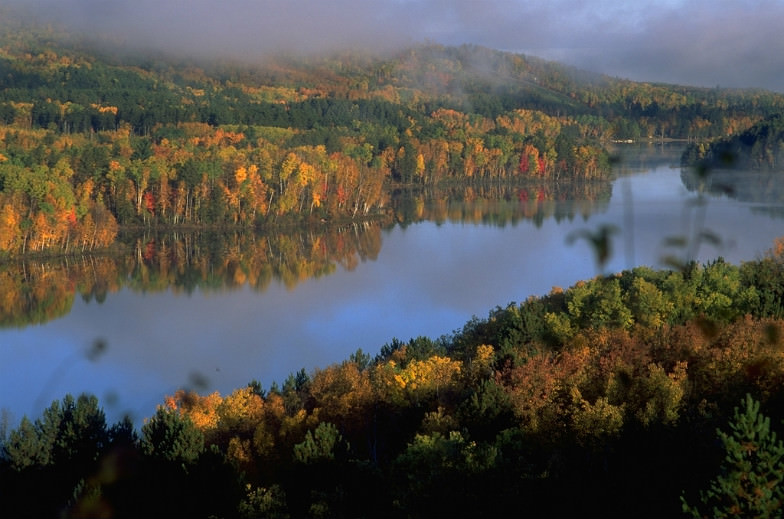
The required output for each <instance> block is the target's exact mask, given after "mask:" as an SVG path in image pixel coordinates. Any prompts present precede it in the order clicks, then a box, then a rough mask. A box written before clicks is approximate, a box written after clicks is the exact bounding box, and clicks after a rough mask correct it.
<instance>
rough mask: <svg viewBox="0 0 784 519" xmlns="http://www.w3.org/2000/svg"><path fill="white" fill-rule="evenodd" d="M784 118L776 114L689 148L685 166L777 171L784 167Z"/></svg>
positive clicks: (685, 152)
mask: <svg viewBox="0 0 784 519" xmlns="http://www.w3.org/2000/svg"><path fill="white" fill-rule="evenodd" d="M782 159H784V115H782V114H781V113H777V114H774V115H771V116H769V117H766V118H765V119H764V120H762V121H760V122H758V123H756V124H754V125H752V126H751V127H750V128H748V129H745V130H743V131H741V132H737V133H735V134H733V135H730V136H728V137H725V138H721V139H716V140H714V141H711V142H707V143H695V144H691V145H690V146H689V147H688V148H687V149H686V151H684V153H683V157H682V160H681V162H682V164H683V165H684V166H699V167H700V168H702V169H709V170H714V169H734V168H739V169H750V170H757V171H780V170H781V169H782V167H783V166H784V163H782Z"/></svg>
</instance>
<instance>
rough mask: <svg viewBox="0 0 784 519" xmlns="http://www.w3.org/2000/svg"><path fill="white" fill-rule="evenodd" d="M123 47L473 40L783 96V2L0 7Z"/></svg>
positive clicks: (471, 0)
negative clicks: (42, 16)
mask: <svg viewBox="0 0 784 519" xmlns="http://www.w3.org/2000/svg"><path fill="white" fill-rule="evenodd" d="M7 2H17V3H21V4H23V5H25V6H27V7H33V8H36V9H38V10H39V11H40V12H42V13H46V15H47V16H50V17H54V18H56V19H58V20H61V21H66V22H67V23H70V24H73V25H74V26H76V27H77V28H79V29H80V30H82V31H85V32H107V31H110V32H111V34H114V35H117V36H119V37H122V38H123V39H124V41H126V43H127V45H129V46H135V45H139V46H144V45H153V46H164V47H165V48H167V49H169V50H178V51H187V52H194V53H205V52H208V53H211V54H218V55H225V54H235V55H238V56H241V57H244V58H252V57H253V56H255V55H260V54H263V53H265V52H269V51H276V50H292V49H295V50H301V51H314V50H323V49H334V48H345V47H362V48H373V47H375V48H389V47H395V46H399V45H401V44H407V43H417V42H422V41H425V40H429V41H435V42H438V43H444V44H462V43H475V44H479V45H484V46H488V47H493V48H497V49H502V50H510V51H515V52H522V53H526V54H531V55H536V56H540V57H543V58H548V59H555V60H557V61H561V62H565V63H568V64H572V65H576V66H578V67H580V68H584V69H587V70H592V71H595V72H602V73H606V74H610V75H612V76H617V77H623V78H629V79H634V80H642V81H664V82H673V83H681V84H690V85H699V86H717V85H718V86H723V87H761V88H767V89H771V90H776V91H779V92H784V37H782V36H781V33H782V27H784V0H655V1H654V0H0V5H2V3H7Z"/></svg>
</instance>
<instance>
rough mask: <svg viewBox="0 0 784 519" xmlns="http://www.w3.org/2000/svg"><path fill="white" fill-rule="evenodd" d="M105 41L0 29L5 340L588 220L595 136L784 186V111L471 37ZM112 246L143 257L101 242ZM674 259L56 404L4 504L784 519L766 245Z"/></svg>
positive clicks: (42, 420) (783, 279)
mask: <svg viewBox="0 0 784 519" xmlns="http://www.w3.org/2000/svg"><path fill="white" fill-rule="evenodd" d="M0 14H3V12H2V9H0ZM94 43H95V42H89V43H88V42H86V41H84V40H81V39H79V38H77V37H75V36H73V35H68V34H63V33H61V32H59V31H58V30H57V29H56V28H52V27H46V28H42V27H33V26H28V25H25V24H23V23H21V22H17V21H14V20H13V19H12V18H11V17H3V16H0V259H2V260H12V261H7V262H6V263H7V266H8V268H6V269H4V270H3V272H2V273H0V295H1V296H2V298H1V299H0V325H2V326H25V325H28V324H30V323H37V322H44V321H46V320H48V319H51V318H53V317H56V316H58V315H62V314H63V313H65V312H67V311H68V308H69V306H70V305H71V304H72V301H73V298H74V297H75V296H76V294H78V295H80V296H81V297H83V298H86V299H92V298H94V299H96V300H99V301H100V300H102V299H103V298H105V297H106V294H107V293H109V292H111V291H115V290H119V288H121V287H123V286H129V287H131V288H132V289H135V290H163V289H167V288H168V287H174V288H173V289H174V290H179V291H186V292H189V291H192V290H195V289H196V288H198V289H200V290H209V289H210V288H211V287H215V288H222V287H225V286H245V285H247V286H250V287H252V288H253V289H255V290H264V287H265V286H267V284H268V283H269V282H270V280H271V279H280V280H282V281H283V282H284V283H285V284H286V285H287V286H294V285H296V284H297V283H298V282H300V281H301V280H302V279H305V278H307V277H317V276H320V275H326V274H328V273H330V272H331V271H332V270H333V269H335V268H336V265H341V266H343V267H345V268H347V269H351V268H352V267H353V266H354V265H356V264H357V262H358V261H361V260H362V259H364V258H367V257H370V258H372V257H375V255H377V254H378V252H379V249H380V243H381V240H380V236H381V231H382V230H383V229H384V228H385V227H386V226H390V225H407V224H409V223H411V222H415V221H419V220H422V219H433V220H436V221H444V220H445V219H451V218H455V219H460V220H471V221H480V220H481V221H490V222H491V223H494V224H496V225H505V224H506V223H508V222H515V221H519V220H520V219H533V220H535V221H536V220H537V219H541V218H543V215H550V214H552V212H553V211H554V209H553V208H554V207H555V206H554V204H551V203H550V202H552V201H553V200H564V199H570V197H574V199H582V200H592V201H600V202H601V201H602V200H607V199H608V198H609V194H610V193H609V185H610V184H609V180H610V175H611V171H612V170H611V165H612V164H613V162H614V161H613V159H612V157H611V153H610V152H609V151H608V149H609V146H610V144H611V143H612V142H613V141H628V140H633V141H635V140H641V139H655V140H659V141H664V140H668V139H676V140H684V141H696V143H695V145H694V146H693V147H690V148H689V149H688V151H687V153H686V154H685V155H684V158H683V160H684V164H688V165H696V166H697V167H696V168H695V170H696V172H697V174H698V177H699V176H700V175H702V176H705V173H706V172H707V171H711V172H712V173H713V172H715V171H716V170H717V169H718V168H720V167H723V166H724V165H727V164H728V161H729V160H732V161H734V163H735V164H738V165H743V166H744V167H751V168H760V169H776V168H777V167H778V161H779V154H780V152H781V140H782V139H781V135H782V130H783V129H784V128H783V127H782V125H783V124H784V123H783V122H782V119H781V116H780V115H779V114H780V113H781V112H782V110H783V109H784V96H782V95H780V94H775V93H771V92H766V91H751V90H730V89H718V88H714V89H706V88H692V87H682V86H677V85H665V84H652V83H636V82H631V81H627V80H623V79H617V78H610V77H606V76H600V75H595V74H591V73H587V72H583V71H579V70H576V69H574V68H570V67H565V66H562V65H559V64H556V63H551V62H547V61H544V60H540V59H537V58H533V57H530V56H524V55H520V54H513V53H508V52H500V51H495V50H490V49H486V48H481V47H476V46H462V47H444V46H440V45H435V44H422V45H417V46H412V47H410V48H408V49H405V50H399V51H397V52H395V53H390V54H387V55H377V56H375V55H374V56H371V55H365V54H363V53H361V52H355V53H341V54H335V55H329V56H309V57H302V56H276V57H270V56H267V57H265V58H264V59H263V60H260V61H259V62H256V63H250V62H243V63H237V62H225V61H221V62H219V61H212V62H198V61H194V60H187V59H184V58H182V57H172V56H166V55H163V54H148V55H144V56H140V55H128V54H125V53H123V52H122V51H121V50H119V48H118V47H116V46H114V45H113V44H112V42H102V43H103V44H102V45H101V46H100V50H98V47H95V46H94ZM714 139H715V140H716V142H715V143H714V144H710V143H709V142H708V141H709V140H714ZM699 180H700V178H698V179H697V181H693V180H689V181H686V180H685V182H686V184H687V186H689V187H691V188H695V189H697V188H698V187H695V186H696V183H698V181H699ZM767 181H768V182H772V184H775V183H776V181H775V179H774V180H767ZM689 182H693V183H692V184H690V183H689ZM716 188H717V189H721V186H720V185H718V184H717V185H716ZM403 192H405V193H406V195H407V196H400V194H401V193H403ZM578 192H579V195H576V194H575V193H578ZM411 193H413V194H414V196H408V195H410V194H411ZM462 200H466V201H469V200H470V201H472V202H473V203H474V204H473V207H475V208H476V207H477V204H476V203H475V202H476V201H477V200H478V201H481V202H482V204H484V205H485V206H486V207H488V208H491V210H489V211H487V212H483V211H480V210H476V209H474V210H472V211H471V212H466V211H465V210H464V208H465V206H463V205H462V204H461V201H462ZM480 205H481V204H480ZM589 210H590V209H589V208H588V207H587V206H586V207H582V206H580V205H579V204H574V205H573V206H572V207H571V209H569V212H567V213H558V214H555V215H554V216H555V217H556V218H572V217H573V216H574V215H576V214H582V213H584V212H586V211H589ZM302 223H305V224H307V225H306V226H303V227H302V228H299V229H298V231H297V232H294V233H289V232H287V233H282V232H278V230H280V229H281V228H283V227H282V226H287V227H286V229H287V231H290V230H291V229H292V228H293V226H292V225H291V224H302ZM327 223H329V224H331V225H329V226H327V225H325V224H327ZM332 224H334V225H332ZM217 231H220V237H219V239H215V238H216V233H217ZM225 231H228V232H225ZM250 231H253V232H250ZM256 231H263V232H261V233H259V232H256ZM175 235H177V236H178V239H174V238H173V236H175ZM110 247H122V248H123V249H124V250H125V251H126V252H131V254H124V255H114V254H96V252H98V251H100V250H104V249H107V248H110ZM37 255H51V256H57V261H56V262H54V263H46V262H43V261H38V260H39V258H38V257H37ZM676 267H677V268H675V269H674V270H661V271H655V270H652V269H649V268H647V267H638V268H635V269H633V270H627V271H623V272H620V273H617V274H611V275H607V276H598V277H596V278H594V279H591V280H586V281H581V282H579V283H577V284H575V285H574V286H572V287H569V288H567V289H562V288H557V287H556V288H553V290H552V291H551V292H550V293H549V294H547V295H545V296H542V297H530V298H528V299H526V300H525V301H523V302H522V303H514V304H509V305H507V306H504V307H497V308H495V309H493V310H492V311H490V313H489V315H488V316H487V317H486V318H474V319H472V320H471V321H469V322H467V323H466V324H465V325H464V326H463V328H462V329H461V330H458V331H455V332H453V333H451V334H446V335H443V336H441V337H439V338H428V337H418V338H414V339H411V340H409V341H400V340H398V339H394V338H393V339H391V340H390V342H388V343H387V344H385V345H383V346H380V347H379V346H378V345H369V346H368V348H369V349H372V350H377V351H378V352H377V353H376V354H375V355H371V354H369V353H367V352H365V351H362V350H358V351H357V352H356V353H354V354H353V355H351V356H350V358H348V359H345V360H344V361H343V362H340V363H336V364H333V365H330V366H326V367H323V368H319V369H316V370H314V371H312V372H306V371H305V370H302V371H299V372H297V373H293V374H291V375H290V376H289V377H288V378H286V379H285V380H283V381H281V382H279V383H278V382H272V383H269V384H268V385H267V386H265V385H263V384H262V383H261V382H259V381H257V380H253V381H249V382H248V383H247V385H246V386H243V387H239V388H237V389H236V390H235V391H233V392H231V393H229V394H227V395H221V394H219V393H212V394H203V393H200V392H198V391H191V390H180V391H178V392H176V393H175V394H173V395H170V396H169V397H167V398H166V400H165V401H164V402H161V404H160V406H159V407H158V408H157V409H151V410H150V416H149V417H148V418H146V419H145V421H144V423H143V425H141V427H136V426H135V425H134V424H133V422H132V421H131V420H130V418H127V419H124V420H122V421H120V422H117V423H114V424H109V423H107V421H106V416H105V414H104V411H103V409H102V407H101V404H100V402H99V401H98V399H97V398H96V397H94V396H91V395H79V396H73V395H66V396H65V397H64V398H63V399H62V400H60V401H54V402H52V404H51V405H50V407H48V408H46V409H44V410H43V411H42V414H41V416H40V417H24V418H23V419H22V420H21V422H20V423H19V425H18V427H15V428H10V429H9V428H8V427H6V424H4V423H0V489H1V490H0V492H2V499H0V513H2V514H3V516H9V517H51V516H61V517H109V516H111V517H139V516H147V515H151V514H152V515H163V516H188V517H247V518H254V517H278V518H291V517H409V518H413V517H433V516H445V517H498V516H505V515H509V512H510V511H517V512H518V513H519V515H531V516H536V517H540V516H551V517H562V516H602V517H628V516H642V517H657V518H658V517H663V516H668V517H669V516H679V515H680V516H692V517H730V516H741V517H780V516H782V513H784V484H782V483H784V481H783V480H784V443H782V440H781V439H780V436H777V434H778V435H780V434H784V424H783V423H782V420H783V419H784V391H783V390H782V389H783V388H784V357H783V356H782V340H784V338H783V336H782V334H784V241H781V240H779V241H777V242H776V243H775V244H774V245H773V248H772V250H771V251H770V252H769V253H768V254H767V255H766V256H764V257H762V258H759V259H757V260H755V261H749V262H746V263H743V264H741V265H732V264H729V263H727V262H725V261H723V260H722V259H718V260H716V261H713V262H711V263H709V264H705V265H702V264H698V263H694V262H690V261H684V262H681V263H677V265H676ZM100 348H101V344H100V342H96V344H95V349H96V351H94V352H90V353H89V355H93V354H95V355H98V354H100V351H98V350H100ZM243 382H245V381H240V382H239V383H243ZM267 382H269V381H267ZM196 389H198V388H196Z"/></svg>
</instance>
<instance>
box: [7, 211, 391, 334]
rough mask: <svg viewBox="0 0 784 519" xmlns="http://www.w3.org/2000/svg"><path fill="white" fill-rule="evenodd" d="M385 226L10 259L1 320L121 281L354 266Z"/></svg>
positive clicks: (149, 237) (151, 235)
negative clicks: (99, 252) (40, 257)
mask: <svg viewBox="0 0 784 519" xmlns="http://www.w3.org/2000/svg"><path fill="white" fill-rule="evenodd" d="M381 231H382V226H381V225H380V224H379V223H378V222H357V223H350V224H347V225H345V226H332V227H329V228H325V229H321V230H320V231H317V230H310V231H302V230H297V231H290V232H267V233H263V234H258V235H257V234H255V233H244V232H239V231H238V232H233V233H229V232H206V231H202V232H195V231H191V232H180V233H174V232H167V231H153V230H151V231H148V232H146V233H142V234H139V233H132V234H128V235H126V234H125V233H123V234H121V235H120V236H119V237H118V240H119V241H120V242H121V243H122V245H123V252H122V254H111V255H108V254H107V255H92V254H89V255H80V256H64V257H61V258H58V259H53V260H34V259H30V260H26V261H18V262H8V263H6V264H5V265H3V268H2V269H0V293H2V294H3V298H2V300H0V327H10V326H16V327H24V326H27V325H30V324H40V323H45V322H48V321H50V320H52V319H55V318H59V317H62V316H63V315H65V314H67V313H68V312H69V311H70V309H71V306H72V304H73V301H74V298H75V297H77V296H80V297H82V298H83V299H85V300H87V301H91V300H96V301H98V302H103V301H104V300H105V299H106V297H107V296H108V295H109V294H111V293H114V292H118V291H119V290H121V289H123V288H128V289H131V290H134V291H142V292H156V291H165V290H172V291H174V292H179V293H191V292H193V291H195V290H197V289H198V290H200V291H203V292H209V291H214V290H217V291H224V290H226V289H227V288H229V289H232V288H239V287H245V286H247V287H249V288H250V289H252V290H256V291H260V292H262V291H264V290H266V289H267V287H268V286H269V285H270V283H273V282H275V281H277V282H280V283H283V284H284V285H285V286H286V287H288V288H293V287H295V286H296V285H298V284H299V283H301V282H302V281H305V280H307V279H311V278H317V277H320V276H326V275H329V274H331V273H333V272H334V271H335V270H336V269H337V268H343V269H346V270H353V269H354V268H355V267H356V266H357V265H358V264H359V263H360V262H362V261H365V260H368V259H370V260H374V259H375V258H376V257H377V256H378V254H379V252H380V250H381V234H382V233H381Z"/></svg>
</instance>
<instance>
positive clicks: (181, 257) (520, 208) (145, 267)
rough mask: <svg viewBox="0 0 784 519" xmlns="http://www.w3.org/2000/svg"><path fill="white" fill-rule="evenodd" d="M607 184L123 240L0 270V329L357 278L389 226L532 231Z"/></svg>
mask: <svg viewBox="0 0 784 519" xmlns="http://www.w3.org/2000/svg"><path fill="white" fill-rule="evenodd" d="M611 193H612V189H611V183H610V182H606V181H605V182H578V183H568V182H560V183H548V184H543V183H540V184H536V183H531V184H526V185H516V186H510V185H487V186H471V187H452V188H442V189H427V190H418V191H408V192H402V191H401V192H397V193H395V196H394V197H393V200H392V203H391V207H390V211H391V213H390V214H391V215H392V216H391V218H388V221H387V220H384V221H366V222H352V223H349V224H346V225H326V224H325V225H323V226H320V227H316V228H308V229H290V230H287V231H285V232H284V231H275V232H266V233H249V232H239V231H235V232H215V231H210V232H208V231H193V232H172V231H151V230H149V231H146V232H143V233H136V234H129V233H126V234H125V235H122V236H120V241H121V243H122V244H123V245H124V247H125V248H126V249H127V250H128V251H129V252H128V253H127V254H125V255H119V256H106V255H90V256H78V257H62V258H59V259H56V260H48V261H44V260H26V261H19V262H14V263H8V264H5V265H4V266H3V267H2V269H1V270H0V293H2V294H3V296H2V299H0V326H2V327H24V326H26V325H29V324H42V323H45V322H47V321H49V320H52V319H56V318H59V317H63V316H65V315H67V314H68V313H69V312H70V311H71V308H72V306H73V302H74V298H75V297H76V296H77V295H78V296H80V297H81V298H83V299H84V301H86V302H90V301H97V302H99V303H100V302H103V301H104V300H105V299H106V297H107V294H109V293H112V292H118V291H119V290H121V289H122V288H129V289H131V290H132V291H134V292H140V293H148V292H161V291H165V290H170V291H172V292H173V293H175V294H185V295H188V294H192V293H193V292H194V291H196V290H199V291H201V292H205V293H209V292H218V291H225V290H233V289H237V288H240V287H245V286H247V287H249V288H250V289H252V290H254V291H257V292H264V291H265V290H267V288H268V287H269V285H270V283H272V282H273V281H279V282H281V283H283V285H284V286H285V287H286V288H287V289H289V290H291V289H293V288H295V287H296V286H297V285H298V284H300V283H302V282H303V281H305V280H308V279H317V278H320V277H323V276H328V275H331V274H333V273H334V272H335V271H336V269H337V268H342V269H345V270H347V271H351V270H353V269H354V268H355V267H356V266H357V265H358V264H359V263H361V262H363V261H368V260H370V261H374V260H376V258H377V257H378V255H379V253H380V252H381V247H382V232H383V231H384V230H385V229H389V228H391V227H393V226H395V225H400V226H401V227H406V226H408V225H411V224H414V223H418V222H423V221H433V222H436V223H438V224H441V223H444V222H452V223H471V224H484V225H493V226H498V227H504V226H506V225H516V224H517V223H519V222H521V221H532V222H534V223H535V225H536V227H541V225H542V222H544V221H545V220H548V219H553V220H555V221H556V222H560V221H562V220H569V221H571V220H573V219H574V218H576V217H581V218H583V219H586V218H588V216H590V215H591V214H592V213H594V212H596V211H602V210H604V209H605V208H606V207H607V204H608V203H609V200H610V196H611Z"/></svg>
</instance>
